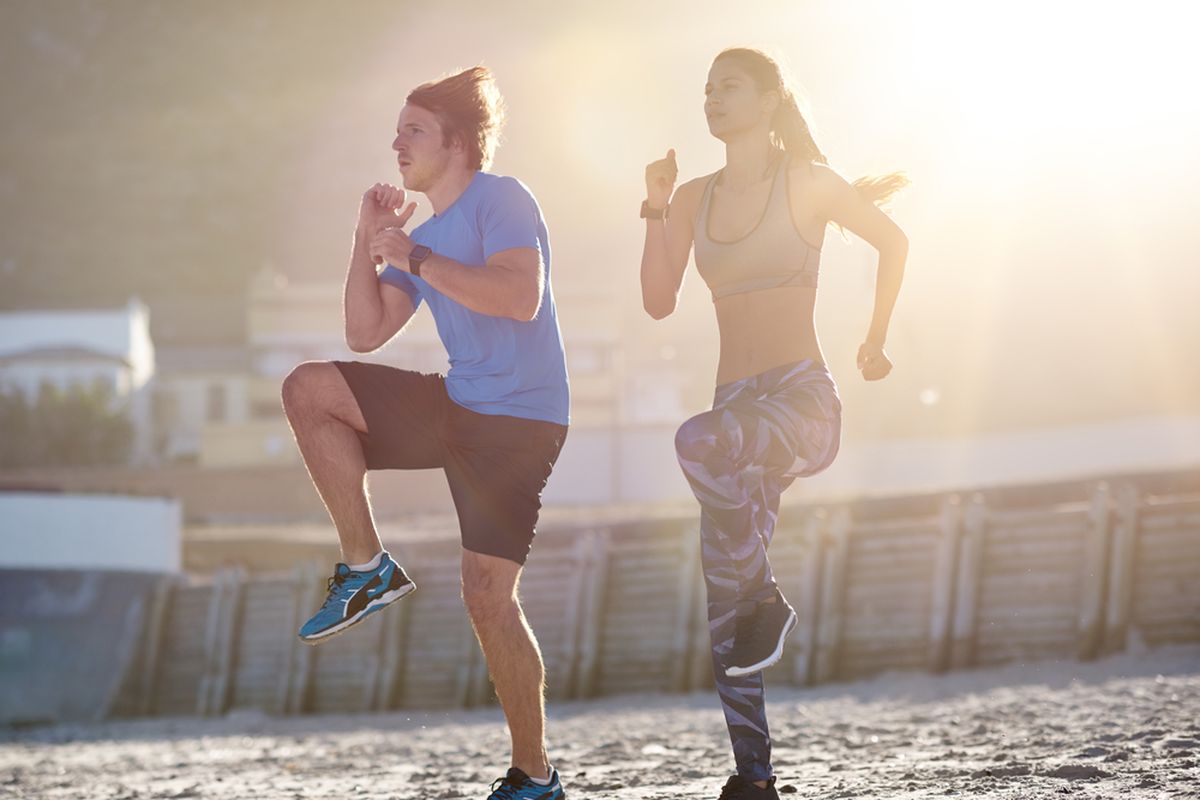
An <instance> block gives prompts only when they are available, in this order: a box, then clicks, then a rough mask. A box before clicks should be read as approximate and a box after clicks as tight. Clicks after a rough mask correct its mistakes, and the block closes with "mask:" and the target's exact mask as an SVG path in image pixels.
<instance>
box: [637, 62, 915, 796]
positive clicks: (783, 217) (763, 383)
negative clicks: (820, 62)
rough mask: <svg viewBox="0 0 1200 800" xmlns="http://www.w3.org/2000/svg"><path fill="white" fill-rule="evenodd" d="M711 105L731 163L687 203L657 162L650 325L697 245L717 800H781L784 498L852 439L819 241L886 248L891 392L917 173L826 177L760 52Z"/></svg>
mask: <svg viewBox="0 0 1200 800" xmlns="http://www.w3.org/2000/svg"><path fill="white" fill-rule="evenodd" d="M704 93H705V102H704V112H705V116H706V117H707V119H708V128H709V131H710V132H711V133H712V135H713V136H715V137H716V138H718V139H720V140H721V141H722V142H724V143H725V166H724V168H723V169H721V170H720V171H719V172H716V173H714V174H712V175H708V176H704V177H701V178H697V179H695V180H692V181H689V182H688V183H685V184H683V185H682V186H680V187H679V189H678V191H675V192H674V196H672V189H673V188H674V184H675V177H676V173H677V169H676V165H675V151H674V150H669V151H668V152H667V157H666V158H664V159H662V160H659V161H656V162H654V163H652V164H650V165H649V166H648V167H647V168H646V191H647V198H646V200H645V202H644V203H643V205H642V216H643V217H645V218H646V219H647V223H646V242H645V248H644V250H643V252H642V269H641V280H642V300H643V304H644V306H645V308H646V311H647V312H648V313H649V314H650V315H651V316H652V317H654V318H655V319H662V318H663V317H665V316H667V315H668V314H670V313H671V312H672V311H674V310H675V307H676V304H677V302H678V298H679V290H680V287H681V285H682V283H683V275H684V270H685V269H686V267H687V262H688V254H689V252H690V250H691V248H692V244H693V243H694V244H695V248H696V268H697V271H698V272H699V273H700V276H701V277H702V278H703V279H704V281H705V283H707V284H708V287H709V289H710V290H711V292H712V296H713V305H714V308H715V309H716V312H717V324H718V327H719V329H720V337H721V353H720V362H719V366H718V368H717V381H716V382H717V387H716V395H715V399H714V402H713V408H712V410H711V411H707V412H705V413H703V414H700V415H698V416H695V417H692V418H691V419H689V420H688V421H687V422H685V423H684V424H683V425H682V426H681V427H680V428H679V432H678V433H677V435H676V439H675V447H676V450H677V453H678V456H679V463H680V465H681V466H682V467H683V470H684V473H685V475H686V476H687V478H688V481H689V483H690V484H691V487H692V490H693V492H694V493H695V495H696V497H697V499H698V500H699V501H700V506H701V511H702V514H701V538H702V552H703V564H704V575H705V584H706V588H707V591H708V618H709V630H710V633H711V637H712V653H713V668H714V672H715V675H716V682H717V691H718V694H719V695H720V698H721V703H722V706H723V707H724V711H725V719H726V722H727V724H728V727H729V735H730V738H731V739H732V741H733V752H734V758H735V760H736V762H737V774H736V775H734V776H732V777H731V778H730V779H729V781H728V783H727V784H726V785H725V789H724V791H722V793H721V798H722V799H723V800H732V798H746V799H747V800H749V799H750V798H774V797H777V795H776V792H775V788H774V783H775V779H774V777H773V773H772V769H771V740H770V737H769V735H768V730H767V721H766V715H765V708H764V703H763V679H762V670H763V669H765V668H766V667H768V666H770V665H771V664H773V663H775V662H776V661H778V660H779V658H780V657H781V655H782V650H783V642H784V639H785V638H786V637H787V635H788V634H789V633H790V632H791V630H792V628H794V627H795V624H796V615H795V612H794V611H793V610H792V608H791V607H790V606H789V605H788V604H787V601H786V600H785V599H784V598H783V596H782V594H780V592H779V589H778V588H777V587H776V585H775V580H774V578H773V577H772V575H771V568H770V562H769V561H768V560H767V546H768V545H769V544H770V541H771V534H772V532H773V530H774V527H775V519H776V516H777V512H778V509H779V496H780V493H781V492H782V491H783V490H784V489H785V488H786V487H787V486H788V485H789V484H790V483H791V482H792V480H793V479H795V478H797V477H806V476H809V475H814V474H816V473H818V472H820V471H821V470H823V469H825V468H826V467H828V466H829V464H830V463H831V462H832V461H833V459H834V457H835V456H836V455H837V451H838V446H839V443H840V440H841V411H842V407H841V402H840V401H839V399H838V394H837V386H836V384H835V383H834V380H833V377H832V376H831V375H830V374H829V371H828V370H827V369H826V367H825V359H824V357H823V356H822V354H821V347H820V344H819V343H818V341H817V333H816V330H815V328H814V325H813V312H814V308H815V302H816V287H817V271H818V267H819V263H820V257H821V245H822V243H823V240H824V234H825V229H826V227H827V226H828V225H829V224H830V223H833V224H835V225H838V226H840V227H842V228H844V229H846V230H849V231H852V232H853V233H855V234H857V235H858V236H860V237H862V238H863V239H864V240H866V241H867V242H868V243H870V244H871V245H873V246H874V247H875V248H876V249H877V250H878V251H879V273H878V280H877V287H876V294H875V312H874V316H873V318H872V320H871V325H870V329H869V330H868V331H867V335H866V339H865V341H864V342H863V343H862V345H861V347H859V350H858V368H859V369H860V370H861V371H862V375H863V378H865V379H866V380H879V379H880V378H883V377H884V376H886V375H887V374H888V372H889V371H891V368H892V364H891V362H890V361H889V359H888V357H887V354H886V353H885V352H884V349H883V347H884V341H885V339H886V335H887V328H888V322H889V320H890V318H891V314H892V309H893V307H894V305H895V302H896V296H897V293H898V292H899V289H900V281H901V278H902V276H903V272H904V262H905V259H906V257H907V254H908V241H907V239H906V237H905V235H904V233H903V232H902V231H901V230H900V228H899V227H897V226H896V224H895V223H894V222H893V221H892V220H891V218H890V217H888V216H887V215H886V214H884V213H883V212H882V211H880V210H879V208H878V207H877V204H879V203H882V202H883V201H884V200H886V199H887V198H888V197H889V196H891V195H892V194H893V193H894V192H895V191H897V190H898V189H900V188H902V187H903V186H905V185H906V184H907V179H905V178H904V176H902V175H900V174H892V175H888V176H885V177H883V178H876V179H860V180H858V181H856V182H855V183H854V184H850V183H847V182H846V181H845V180H844V179H843V178H842V177H840V176H839V175H838V174H837V173H836V172H834V171H833V170H832V169H830V168H829V167H828V166H827V160H826V158H825V156H824V154H823V153H822V152H821V151H820V149H819V148H818V147H817V145H816V143H815V142H814V141H813V137H812V135H811V133H810V132H809V129H808V125H807V123H806V122H805V120H804V117H803V116H802V115H801V113H800V109H799V107H798V106H797V103H796V99H795V96H794V94H793V92H792V91H791V90H790V89H789V87H788V85H787V82H786V80H785V77H784V75H783V74H782V72H781V70H780V68H779V65H778V64H777V63H776V62H775V61H774V60H772V59H771V58H770V57H769V56H767V55H766V54H764V53H762V52H760V51H757V50H750V49H742V48H737V49H731V50H726V51H724V52H722V53H721V54H719V55H718V56H717V57H716V59H715V60H714V61H713V64H712V67H711V69H710V70H709V73H708V83H707V84H706V86H705V90H704Z"/></svg>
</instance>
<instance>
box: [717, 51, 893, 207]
mask: <svg viewBox="0 0 1200 800" xmlns="http://www.w3.org/2000/svg"><path fill="white" fill-rule="evenodd" d="M723 58H728V59H733V60H735V61H737V63H738V64H739V65H740V66H741V67H742V68H744V69H745V70H746V72H747V73H749V75H750V77H751V79H753V80H754V84H755V86H757V87H758V91H759V92H760V93H762V92H778V93H779V106H778V107H777V108H776V109H775V113H774V114H773V115H772V117H771V144H772V145H774V146H775V147H778V148H780V149H781V150H785V151H787V152H788V153H789V154H791V155H793V156H798V157H800V158H802V159H805V160H806V161H816V162H817V163H819V164H826V165H828V164H829V159H828V158H826V157H825V154H824V153H822V152H821V148H820V147H817V142H816V140H815V139H813V135H812V131H810V130H809V128H808V121H807V120H805V119H804V115H803V114H802V113H800V104H799V103H798V102H797V100H796V93H795V92H794V91H793V90H792V87H791V85H790V82H789V81H788V79H787V76H786V75H785V74H784V72H783V70H782V69H781V68H780V66H779V64H778V63H777V62H776V61H775V59H773V58H771V57H770V56H769V55H767V54H766V53H764V52H762V51H761V50H755V49H753V48H749V47H731V48H729V49H728V50H722V51H721V52H720V53H718V54H717V57H716V58H715V59H713V62H714V63H716V62H717V61H720V60H721V59H723ZM908 184H909V180H908V176H906V175H905V174H904V173H903V172H892V173H889V174H887V175H865V176H863V177H861V178H859V179H858V180H856V181H854V183H853V186H854V188H855V189H857V190H858V193H859V194H860V195H862V196H863V197H864V198H865V199H867V200H869V201H870V202H872V203H874V204H875V205H877V206H881V205H883V204H884V203H886V202H887V201H888V200H889V199H890V198H891V196H892V195H894V194H895V193H896V192H898V191H900V190H901V189H903V188H904V187H905V186H908Z"/></svg>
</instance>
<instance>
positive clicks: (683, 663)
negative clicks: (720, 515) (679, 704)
mask: <svg viewBox="0 0 1200 800" xmlns="http://www.w3.org/2000/svg"><path fill="white" fill-rule="evenodd" d="M679 537H680V538H679V548H680V553H679V556H680V557H679V562H680V563H679V573H678V574H677V575H676V586H675V604H676V605H675V625H674V627H673V630H674V632H675V636H674V639H673V641H672V642H671V651H670V656H669V658H670V659H671V669H670V671H669V673H668V678H667V681H668V685H667V686H666V687H664V688H665V689H666V690H667V691H669V692H683V691H687V688H688V687H687V684H688V661H690V659H689V658H688V654H689V653H690V652H691V646H690V645H691V639H692V635H691V634H692V613H693V602H692V601H693V599H694V598H695V596H696V564H697V563H698V562H699V560H700V537H699V536H697V535H696V532H695V531H694V530H692V527H691V526H690V525H684V526H683V530H682V531H681V533H680V534H679Z"/></svg>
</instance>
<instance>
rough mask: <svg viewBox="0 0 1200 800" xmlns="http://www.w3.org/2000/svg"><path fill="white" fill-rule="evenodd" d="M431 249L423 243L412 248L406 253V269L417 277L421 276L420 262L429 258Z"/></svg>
mask: <svg viewBox="0 0 1200 800" xmlns="http://www.w3.org/2000/svg"><path fill="white" fill-rule="evenodd" d="M432 252H433V251H432V250H430V249H429V248H428V247H426V246H425V245H423V244H419V245H417V246H416V247H414V248H413V249H412V252H410V253H409V254H408V271H409V272H411V273H412V274H413V275H416V276H417V277H418V278H419V277H421V263H422V262H423V261H424V260H425V259H427V258H429V255H430V254H431V253H432Z"/></svg>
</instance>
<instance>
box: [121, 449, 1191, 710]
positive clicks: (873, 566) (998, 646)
mask: <svg viewBox="0 0 1200 800" xmlns="http://www.w3.org/2000/svg"><path fill="white" fill-rule="evenodd" d="M697 527H698V523H697V520H696V519H688V520H673V521H668V522H662V521H656V522H653V523H644V524H623V525H616V526H612V527H607V528H603V529H583V530H571V531H552V532H547V533H542V534H539V536H538V541H537V544H536V546H535V548H534V551H533V558H531V562H530V564H529V566H528V568H527V569H526V571H525V574H524V576H523V578H522V582H521V597H522V603H523V605H524V608H525V612H526V615H527V616H528V618H529V621H530V623H531V625H532V627H533V629H534V631H535V632H536V634H537V636H538V639H539V642H540V644H541V648H542V653H543V657H544V659H545V664H546V676H547V677H546V680H547V688H548V695H549V696H550V697H551V698H552V699H555V700H561V699H565V698H578V697H593V696H597V695H607V694H614V693H622V692H635V691H687V690H692V689H698V688H702V687H705V686H709V685H711V683H712V667H711V661H710V655H709V643H708V629H707V622H706V611H705V598H704V589H703V582H702V580H701V573H700V569H701V568H700V552H699V539H698V531H697ZM393 553H394V554H395V555H396V556H397V558H398V560H399V561H400V562H401V563H402V564H404V566H405V568H406V570H408V571H409V573H410V574H411V575H412V576H413V577H414V579H415V580H416V582H417V584H418V587H419V588H418V591H417V592H416V593H414V594H413V595H412V596H411V597H409V598H407V599H405V600H403V601H402V602H400V603H398V604H396V606H394V607H392V608H391V609H389V610H388V611H387V612H385V613H381V614H377V615H374V616H373V617H372V618H371V619H369V620H368V621H367V622H365V623H363V624H362V625H359V626H358V627H356V628H355V629H352V630H351V631H348V632H347V633H345V634H342V635H340V636H338V637H337V638H336V639H334V640H333V641H331V642H329V643H326V644H324V645H322V646H319V647H309V646H307V645H304V644H302V643H301V642H300V641H299V640H298V639H297V638H296V629H297V628H298V626H299V625H300V624H301V622H302V621H303V619H304V618H305V617H306V616H307V615H308V614H310V613H311V612H312V611H313V610H314V609H316V608H317V607H318V606H319V604H320V602H321V599H322V597H323V593H324V572H325V571H326V570H327V569H329V565H320V566H317V565H306V566H304V567H303V568H300V569H298V570H296V571H295V572H293V573H289V574H274V575H261V574H258V575H249V574H246V573H244V572H243V571H241V570H239V569H236V568H235V569H226V570H223V571H221V572H219V573H217V574H216V575H215V576H213V577H212V578H210V579H207V580H198V579H191V580H175V581H170V582H164V583H163V584H162V585H161V586H160V587H159V588H158V590H157V591H156V592H155V594H154V598H153V601H152V602H151V603H149V613H146V614H144V615H143V617H144V619H145V624H144V630H143V633H142V636H141V639H140V641H138V642H137V643H136V651H135V652H134V653H133V654H131V656H130V657H129V658H127V659H126V662H127V663H129V664H130V667H129V670H128V672H127V674H126V676H125V680H124V683H123V688H122V691H121V692H120V701H119V702H117V703H115V708H114V713H116V714H122V715H137V714H199V715H211V714H219V713H223V712H226V711H228V710H231V709H246V708H252V709H262V710H265V711H267V712H269V713H274V714H294V713H305V712H326V711H370V710H382V709H395V708H448V707H468V706H475V705H480V704H486V703H490V702H494V697H493V695H492V692H491V686H490V683H489V680H488V675H487V666H486V664H485V662H484V659H483V656H482V654H481V653H480V650H479V647H478V645H477V644H476V641H475V638H474V635H473V632H472V630H471V627H470V624H469V622H468V620H467V616H466V613H465V610H464V608H463V605H462V600H461V598H460V595H459V592H460V586H459V546H458V543H457V542H456V541H445V540H442V541H429V542H418V543H412V544H408V545H404V546H401V547H399V548H394V549H393ZM771 560H772V564H773V567H774V571H775V574H776V576H777V578H778V580H779V581H780V585H781V587H782V589H783V591H784V593H785V594H786V595H787V597H788V598H789V599H790V600H791V602H792V604H793V605H794V606H795V607H796V610H797V612H798V614H799V616H800V625H799V627H798V629H797V630H796V632H795V633H794V634H793V635H792V637H791V639H790V640H789V645H788V648H787V650H786V652H785V657H784V659H783V661H781V662H780V663H779V664H777V665H776V666H774V667H772V668H771V669H770V670H769V671H768V673H767V680H768V682H769V683H774V684H790V685H798V686H807V685H813V684H817V683H824V682H828V681H834V680H845V679H852V678H858V677H864V676H869V675H873V674H878V673H879V672H881V671H885V670H929V671H933V672H940V671H945V670H949V669H963V668H969V667H973V666H977V665H979V666H983V665H991V664H998V663H1003V662H1009V661H1014V660H1022V659H1043V658H1079V659H1091V658H1094V657H1096V656H1099V655H1101V654H1104V653H1108V652H1113V651H1118V650H1122V649H1124V648H1125V647H1127V646H1128V645H1129V643H1130V641H1131V639H1132V638H1133V637H1137V638H1138V639H1139V640H1140V642H1142V643H1144V644H1145V645H1147V646H1151V647H1153V646H1156V645H1160V644H1167V643H1173V642H1195V641H1200V472H1195V473H1186V474H1174V475H1171V476H1158V477H1157V478H1156V479H1155V480H1143V481H1137V480H1133V479H1130V480H1121V481H1100V482H1092V483H1088V484H1070V485H1060V486H1058V487H1008V488H1004V489H993V490H983V491H980V492H976V493H970V494H947V495H940V496H922V497H909V498H892V499H890V500H874V501H867V502H859V503H852V504H846V505H838V506H829V507H809V508H791V509H785V510H784V513H783V515H782V518H781V527H780V530H779V531H778V532H777V533H776V536H775V541H774V544H773V545H772V548H771Z"/></svg>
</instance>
